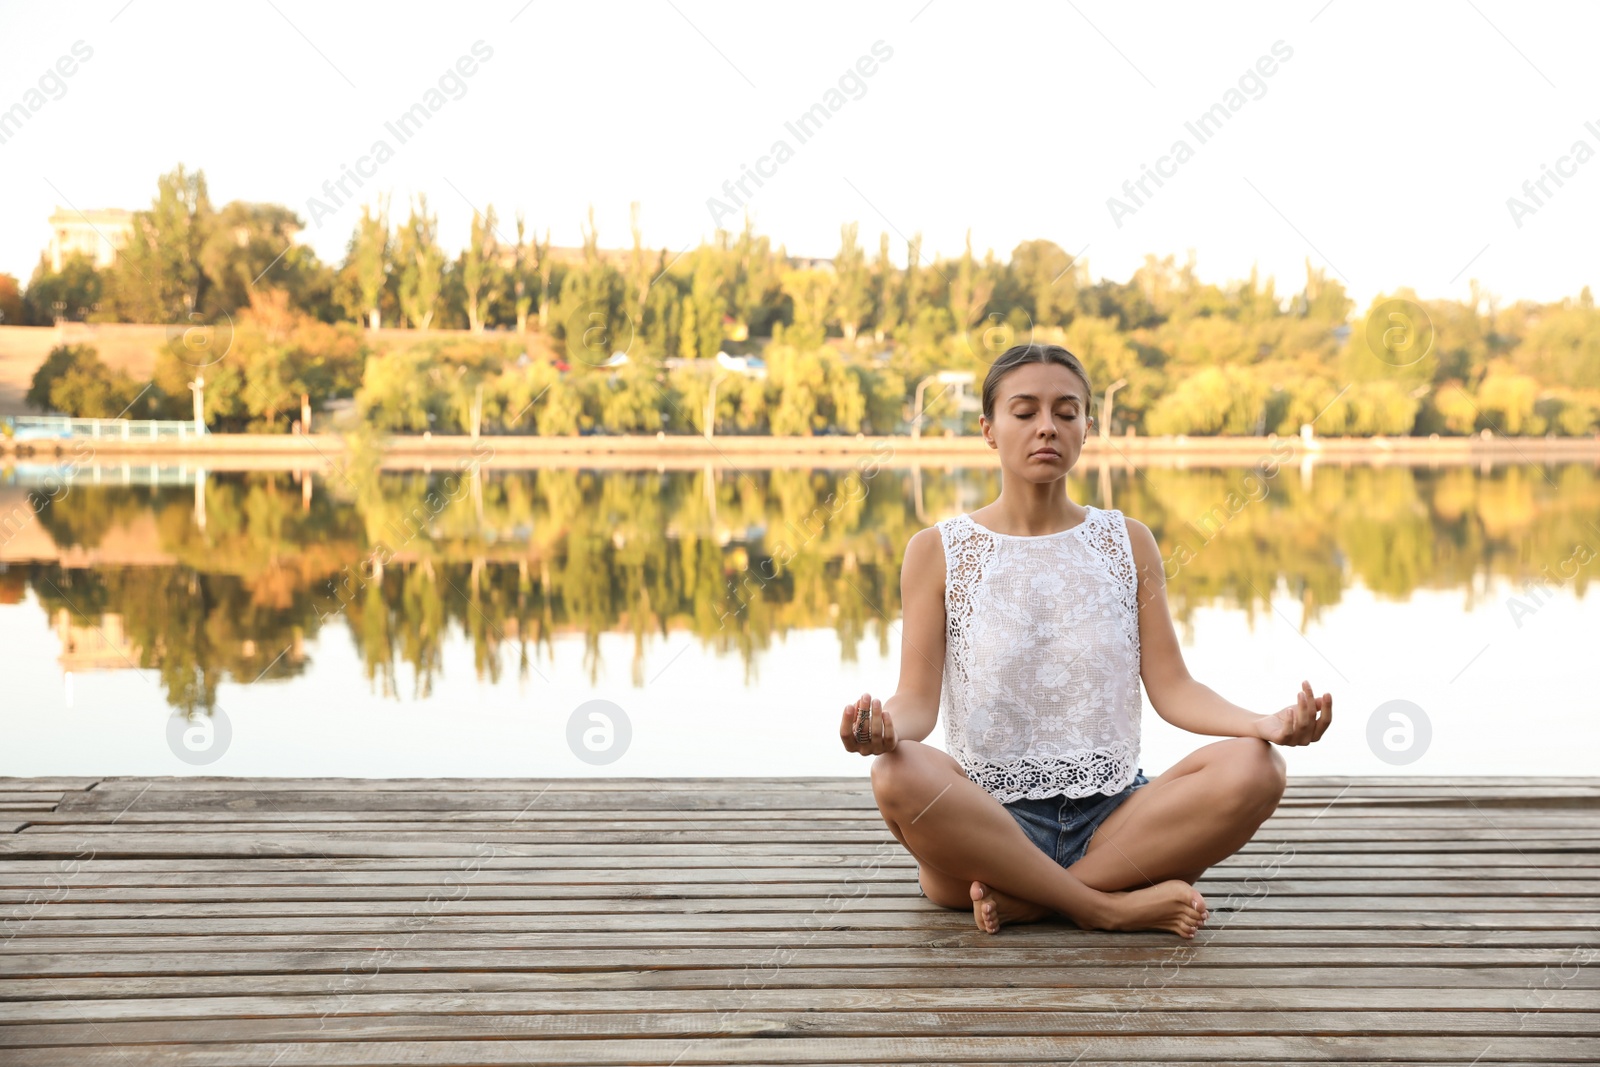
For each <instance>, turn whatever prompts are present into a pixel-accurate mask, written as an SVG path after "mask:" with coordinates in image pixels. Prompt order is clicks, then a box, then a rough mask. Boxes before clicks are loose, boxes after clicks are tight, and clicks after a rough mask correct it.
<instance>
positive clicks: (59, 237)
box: [50, 204, 133, 271]
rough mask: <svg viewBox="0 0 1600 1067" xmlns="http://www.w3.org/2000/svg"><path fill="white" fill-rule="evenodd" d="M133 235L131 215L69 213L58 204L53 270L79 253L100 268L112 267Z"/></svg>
mask: <svg viewBox="0 0 1600 1067" xmlns="http://www.w3.org/2000/svg"><path fill="white" fill-rule="evenodd" d="M132 232H133V212H131V211H123V210H122V209H121V208H107V209H105V210H103V211H83V212H79V211H67V210H65V209H63V208H62V207H61V206H60V205H59V204H58V205H56V211H55V214H53V215H51V216H50V269H51V270H55V271H59V270H60V269H61V263H62V261H63V260H65V259H66V258H67V257H68V256H71V255H73V254H74V253H78V252H81V253H83V254H84V255H86V256H88V257H89V260H90V262H92V263H93V264H94V265H95V266H96V267H97V268H103V267H109V266H111V264H112V262H113V261H115V260H116V258H117V252H118V250H119V249H121V248H122V246H123V245H125V244H127V243H128V235H129V234H131V233H132Z"/></svg>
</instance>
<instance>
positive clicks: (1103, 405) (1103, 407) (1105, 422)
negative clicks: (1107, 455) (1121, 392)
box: [1100, 378, 1128, 438]
mask: <svg viewBox="0 0 1600 1067" xmlns="http://www.w3.org/2000/svg"><path fill="white" fill-rule="evenodd" d="M1127 384H1128V379H1126V378H1118V379H1117V380H1116V381H1114V382H1112V383H1111V384H1110V385H1108V386H1106V395H1105V398H1104V399H1103V400H1101V401H1100V418H1101V420H1102V421H1101V423H1100V436H1101V438H1107V437H1110V436H1111V394H1112V393H1115V392H1116V391H1117V390H1118V389H1121V388H1122V387H1123V386H1124V385H1127Z"/></svg>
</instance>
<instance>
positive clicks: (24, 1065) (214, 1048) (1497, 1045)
mask: <svg viewBox="0 0 1600 1067" xmlns="http://www.w3.org/2000/svg"><path fill="white" fill-rule="evenodd" d="M782 1036H783V1035H781V1034H779V1033H777V1032H774V1033H772V1034H771V1035H766V1036H759V1037H756V1036H740V1037H728V1038H722V1037H710V1038H700V1039H695V1040H685V1039H682V1038H676V1039H673V1038H667V1039H656V1038H639V1039H605V1038H594V1039H579V1040H570V1041H559V1040H557V1041H548V1040H546V1041H540V1040H523V1039H516V1038H512V1039H505V1040H497V1041H470V1040H469V1041H460V1040H439V1041H425V1042H424V1041H410V1042H407V1041H404V1040H400V1041H337V1042H329V1041H323V1042H310V1043H298V1042H289V1043H276V1042H273V1043H254V1044H252V1043H218V1044H206V1045H176V1046H175V1045H134V1046H128V1047H125V1048H120V1049H118V1055H117V1057H116V1059H115V1060H112V1059H110V1058H109V1057H108V1058H107V1059H106V1061H105V1062H117V1063H123V1064H125V1065H127V1067H139V1065H144V1064H163V1065H171V1067H217V1065H224V1064H237V1065H240V1067H272V1065H273V1064H276V1063H280V1062H283V1063H293V1064H297V1065H298V1064H317V1065H321V1064H328V1065H335V1064H337V1065H341V1067H354V1065H361V1067H374V1065H408V1067H409V1065H412V1064H437V1063H450V1064H455V1065H458V1067H499V1065H503V1064H522V1063H537V1064H547V1065H550V1067H565V1065H568V1064H617V1065H622V1064H638V1065H662V1067H667V1065H671V1064H697V1063H726V1064H772V1063H787V1064H807V1065H810V1064H819V1063H841V1064H856V1065H861V1064H877V1063H882V1064H898V1063H906V1062H914V1063H962V1062H968V1063H984V1064H989V1065H993V1067H999V1065H1000V1064H1002V1063H1004V1062H1005V1061H1015V1062H1018V1063H1056V1064H1060V1063H1069V1062H1080V1063H1083V1062H1099V1063H1105V1062H1119V1061H1120V1062H1129V1063H1138V1062H1141V1061H1143V1062H1152V1063H1171V1062H1173V1061H1178V1062H1185V1061H1187V1062H1188V1063H1204V1062H1207V1061H1217V1060H1223V1061H1227V1062H1240V1061H1264V1062H1269V1063H1274V1064H1289V1063H1296V1062H1308V1063H1326V1062H1328V1061H1329V1060H1330V1059H1334V1060H1342V1061H1348V1060H1358V1059H1360V1060H1370V1061H1374V1062H1379V1063H1387V1064H1392V1063H1393V1062H1395V1061H1400V1062H1405V1063H1460V1064H1467V1063H1473V1062H1476V1064H1477V1067H1483V1065H1484V1062H1485V1060H1484V1057H1485V1053H1487V1052H1489V1051H1491V1050H1492V1051H1493V1052H1494V1054H1495V1056H1496V1060H1497V1061H1498V1062H1502V1063H1518V1064H1523V1063H1533V1064H1541V1065H1552V1064H1554V1063H1555V1062H1556V1061H1558V1060H1564V1061H1567V1062H1569V1063H1595V1062H1600V1059H1597V1057H1600V1051H1597V1050H1596V1048H1595V1042H1594V1041H1593V1040H1592V1038H1587V1037H1521V1036H1517V1035H1514V1034H1512V1035H1502V1036H1501V1039H1500V1040H1498V1041H1494V1040H1488V1039H1486V1038H1485V1037H1484V1036H1482V1035H1474V1036H1468V1037H1458V1036H1449V1035H1443V1034H1441V1035H1431V1036H1409V1035H1408V1036H1399V1037H1396V1036H1377V1037H1346V1036H1322V1035H1263V1036H1238V1035H1221V1036H1211V1035H1183V1036H1181V1037H1165V1036H1146V1035H1126V1034H1105V1033H1096V1034H1092V1035H1070V1036H1069V1035H1062V1036H1056V1035H1049V1036H1033V1035H1028V1036H1021V1035H1018V1036H1000V1037H902V1036H898V1035H895V1036H882V1027H881V1025H880V1026H878V1027H874V1028H873V1030H872V1031H871V1032H868V1033H865V1034H860V1035H852V1036H850V1037H810V1036H807V1035H806V1034H805V1033H804V1032H800V1033H795V1034H791V1035H789V1036H790V1037H792V1038H793V1039H792V1040H782ZM780 1043H781V1046H782V1047H781V1048H779V1047H775V1046H777V1045H779V1044H780ZM83 1056H84V1051H83V1050H82V1049H79V1048H59V1049H17V1050H14V1051H12V1052H11V1053H9V1055H8V1059H9V1060H10V1067H82V1065H83V1063H84V1059H83ZM1474 1057H1477V1059H1476V1061H1474Z"/></svg>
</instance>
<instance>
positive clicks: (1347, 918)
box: [0, 896, 1600, 938]
mask: <svg viewBox="0 0 1600 1067" xmlns="http://www.w3.org/2000/svg"><path fill="white" fill-rule="evenodd" d="M1210 899H1211V905H1212V916H1213V918H1212V921H1211V923H1210V924H1209V925H1210V928H1211V929H1220V928H1222V927H1223V926H1228V927H1233V926H1281V927H1297V928H1313V927H1320V928H1326V929H1346V930H1358V929H1359V930H1368V929H1397V930H1406V929H1419V928H1428V929H1438V930H1452V929H1479V928H1493V929H1499V930H1557V929H1560V930H1571V931H1574V934H1573V936H1574V937H1575V938H1576V937H1577V936H1578V934H1577V933H1576V931H1581V930H1584V929H1600V908H1597V907H1594V906H1591V907H1589V908H1585V909H1582V910H1572V911H1553V910H1550V909H1547V908H1529V907H1523V908H1519V909H1517V910H1513V911H1508V910H1498V911H1496V910H1490V909H1487V908H1480V907H1477V906H1476V905H1477V902H1476V901H1465V902H1456V905H1455V907H1454V908H1452V909H1450V910H1440V911H1416V910H1404V911H1401V910H1394V909H1387V908H1382V909H1373V910H1369V911H1349V910H1345V909H1342V908H1340V909H1332V908H1320V909H1319V908H1306V909H1302V910H1288V909H1282V908H1279V909H1267V908H1261V907H1258V906H1257V902H1256V901H1254V900H1251V899H1243V900H1238V901H1232V900H1229V899H1228V898H1227V897H1225V896H1213V897H1212V898H1210ZM817 904H818V900H817V898H815V897H803V898H746V899H722V900H717V899H711V900H696V899H678V900H631V901H629V902H628V905H627V907H626V908H618V907H617V904H616V901H615V900H542V899H534V898H527V899H522V900H510V901H507V900H477V899H473V898H471V897H464V898H462V899H459V900H449V901H441V902H440V907H439V908H438V909H437V910H436V911H435V910H434V909H432V908H431V907H430V909H429V911H428V912H427V914H428V915H429V916H430V922H431V923H443V922H447V923H450V924H457V923H467V924H470V923H481V924H483V925H482V927H481V928H482V929H485V930H489V929H503V928H505V929H509V928H510V927H504V926H497V925H494V924H496V923H500V922H501V921H502V920H513V921H516V920H524V919H527V920H531V919H533V918H535V917H539V916H551V915H557V916H564V917H569V916H582V922H583V925H584V927H585V928H586V929H592V930H678V929H683V930H700V929H722V928H726V927H731V926H739V927H741V928H744V929H750V930H783V929H792V928H794V927H795V926H797V925H798V924H799V923H800V922H801V921H802V920H803V918H804V917H806V916H808V915H810V914H811V913H813V912H815V911H816V910H817ZM25 910H26V911H27V912H28V915H27V921H28V922H31V923H37V924H39V925H38V926H37V927H34V926H24V925H22V924H21V923H20V922H16V921H13V922H11V923H10V924H8V925H5V926H4V927H3V929H4V932H5V934H6V936H12V937H32V936H38V937H53V936H56V935H58V934H88V933H104V934H108V935H115V934H122V933H183V932H185V931H191V932H192V931H195V930H196V929H203V930H205V931H209V932H221V931H224V930H238V931H240V932H250V931H258V932H269V931H270V930H272V929H276V928H277V927H276V926H271V925H269V924H271V923H273V922H275V921H277V920H283V921H284V922H293V923H296V924H298V925H297V926H296V928H297V929H303V930H306V931H308V932H315V931H318V930H348V931H352V932H354V931H367V930H380V929H387V928H388V927H387V926H386V925H385V924H389V923H393V922H395V921H397V920H400V919H409V918H412V917H413V916H415V914H416V912H417V907H416V905H415V904H413V903H411V902H408V901H398V902H395V901H282V902H270V901H256V900H245V901H238V902H235V903H225V904H193V903H183V904H151V903H135V904H114V903H113V904H78V903H72V902H68V901H62V900H52V901H48V902H47V903H44V904H41V905H39V906H37V907H34V908H29V909H25ZM840 912H841V914H847V915H849V917H850V923H851V925H852V926H854V927H858V928H866V929H918V930H939V929H953V930H965V929H967V928H968V927H969V926H970V925H971V924H972V920H971V918H970V916H969V915H968V914H967V912H966V911H965V910H964V909H960V910H958V909H945V908H940V907H937V906H935V905H931V904H929V903H927V902H926V901H923V900H921V899H920V898H918V899H917V900H915V901H913V900H910V899H908V898H906V897H887V898H884V897H879V898H874V897H872V896H863V897H858V898H855V899H853V900H851V901H850V902H849V904H848V905H847V906H846V907H844V908H842V909H840ZM17 918H21V916H17ZM202 919H203V920H206V922H205V923H204V924H203V926H201V925H200V924H199V923H198V921H199V920H202ZM0 921H3V920H0ZM165 924H171V925H165ZM473 928H476V927H473ZM519 928H520V927H519Z"/></svg>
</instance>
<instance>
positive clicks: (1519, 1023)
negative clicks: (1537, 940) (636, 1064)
mask: <svg viewBox="0 0 1600 1067" xmlns="http://www.w3.org/2000/svg"><path fill="white" fill-rule="evenodd" d="M728 1001H729V1005H728V1007H726V1008H722V1009H717V1007H716V1005H714V1004H713V1005H708V1007H710V1008H712V1009H713V1010H705V1009H702V1010H699V1011H691V1012H651V1013H637V1012H606V1013H592V1012H581V1013H571V1014H554V1013H546V1012H536V1013H522V1014H494V1015H490V1014H486V1013H478V1012H473V1013H470V1014H451V1015H440V1014H425V1015H380V1016H376V1017H371V1018H350V1017H347V1016H338V1015H334V1016H328V1017H326V1018H318V1019H292V1018H269V1019H250V1018H233V1019H215V1018H202V1019H183V1020H178V1021H168V1020H135V1021H124V1022H106V1023H99V1024H96V1026H95V1027H94V1029H93V1030H92V1031H91V1032H92V1033H93V1035H94V1037H95V1038H96V1039H97V1040H96V1043H97V1044H104V1045H115V1046H119V1047H128V1046H136V1045H149V1044H180V1045H181V1044H203V1043H208V1042H216V1041H251V1042H293V1041H318V1042H326V1041H344V1040H349V1039H351V1038H355V1037H362V1036H367V1037H369V1038H370V1037H371V1036H372V1034H373V1031H375V1030H381V1032H382V1036H383V1040H385V1041H438V1040H463V1039H468V1040H470V1039H480V1040H483V1039H487V1040H494V1041H501V1040H515V1039H529V1038H539V1039H543V1040H546V1041H552V1040H556V1039H562V1038H566V1039H587V1040H593V1039H611V1040H621V1039H660V1038H696V1039H704V1038H709V1037H712V1036H713V1035H717V1034H750V1035H757V1036H761V1037H765V1038H769V1039H779V1040H781V1039H783V1038H799V1037H804V1038H806V1039H807V1041H808V1042H809V1041H817V1040H828V1039H830V1038H840V1039H843V1038H852V1037H867V1036H870V1035H874V1034H878V1033H881V1032H882V1031H883V1029H884V1028H885V1026H886V1025H888V1026H891V1027H892V1028H893V1030H894V1032H895V1033H896V1034H897V1035H898V1036H899V1037H901V1038H902V1039H905V1040H908V1041H911V1040H918V1039H923V1040H937V1039H942V1040H946V1041H956V1040H960V1039H962V1038H991V1037H999V1036H1007V1035H1027V1036H1032V1037H1040V1038H1042V1037H1062V1038H1073V1037H1079V1038H1081V1037H1090V1036H1100V1035H1107V1036H1112V1037H1115V1038H1118V1039H1123V1038H1127V1037H1130V1036H1135V1035H1150V1036H1154V1037H1160V1038H1164V1039H1176V1038H1179V1037H1195V1036H1201V1035H1235V1036H1239V1037H1248V1038H1252V1039H1259V1038H1262V1037H1266V1036H1297V1035H1315V1036H1318V1037H1335V1036H1342V1035H1353V1036H1359V1037H1379V1036H1393V1037H1395V1038H1401V1039H1403V1038H1411V1037H1415V1036H1417V1035H1438V1034H1451V1035H1484V1036H1489V1037H1515V1038H1516V1039H1517V1040H1518V1041H1522V1040H1537V1039H1539V1038H1541V1037H1555V1036H1561V1037H1583V1036H1586V1035H1587V1036H1591V1038H1592V1035H1593V1034H1594V1033H1596V1032H1600V1013H1597V1012H1592V1011H1590V1012H1545V1011H1541V1012H1533V1013H1526V1014H1522V1013H1517V1012H1510V1011H1479V1012H1467V1011H1428V1012H1404V1011H1395V1012H1376V1011H1320V1010H1315V1009H1312V1010H1304V1011H1298V1012H1292V1013H1291V1012H1282V1011H1277V1010H1267V1011H1255V1012H1246V1011H1207V1012H1169V1011H1153V1010H1147V1009H1141V1008H1140V1007H1139V1006H1138V1002H1137V1000H1136V999H1135V998H1130V1001H1129V1003H1128V1005H1127V1006H1126V1009H1125V1011H1122V1012H1087V1011H1035V1012H1027V1013H1019V1012H1014V1011H900V1010H893V1013H892V1015H890V1014H889V1011H888V1010H886V1007H887V1006H879V1007H877V1008H875V1009H872V1010H866V1011H854V1012H849V1011H845V1012H828V1011H798V1012H794V1011H790V1012H784V1011H763V1012H752V1011H747V1010H743V1009H741V1008H740V1007H739V1006H738V1004H739V1001H738V999H737V995H736V994H735V995H734V996H730V997H729V998H728ZM886 1016H888V1017H886ZM84 1030H85V1028H84V1027H82V1026H79V1025H77V1024H73V1023H32V1024H27V1023H22V1024H15V1025H6V1026H0V1048H7V1049H18V1048H48V1047H57V1046H71V1045H78V1044H81V1043H82V1041H83V1037H84ZM1191 1054H1192V1053H1191Z"/></svg>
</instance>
